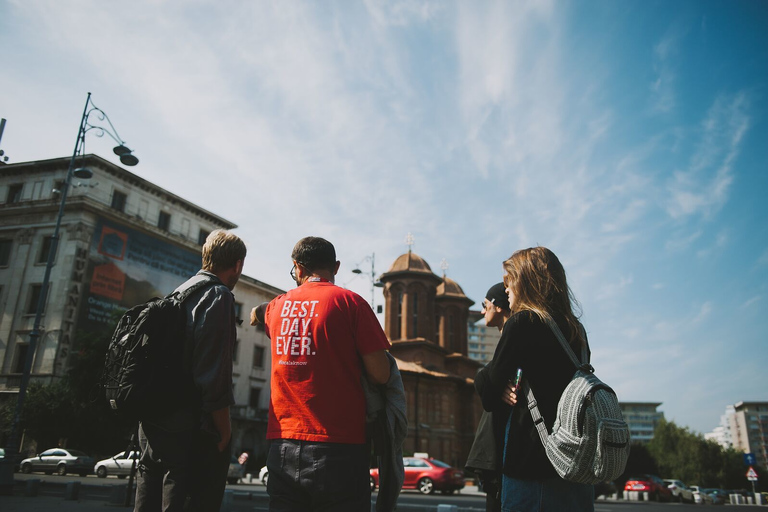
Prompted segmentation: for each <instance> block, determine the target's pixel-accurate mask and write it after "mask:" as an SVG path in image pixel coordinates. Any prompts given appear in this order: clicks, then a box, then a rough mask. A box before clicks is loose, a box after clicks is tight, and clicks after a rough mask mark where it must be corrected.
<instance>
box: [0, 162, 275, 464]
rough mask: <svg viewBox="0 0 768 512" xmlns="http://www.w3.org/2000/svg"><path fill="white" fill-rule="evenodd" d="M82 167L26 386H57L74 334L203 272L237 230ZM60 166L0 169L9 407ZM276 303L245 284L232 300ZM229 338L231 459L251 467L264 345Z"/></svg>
mask: <svg viewBox="0 0 768 512" xmlns="http://www.w3.org/2000/svg"><path fill="white" fill-rule="evenodd" d="M78 165H80V166H87V167H88V168H89V169H90V170H91V171H92V172H93V177H92V178H91V179H90V180H87V181H84V180H82V181H81V180H78V179H74V180H73V183H72V185H71V187H70V189H69V193H68V196H67V200H66V206H65V209H64V211H63V217H62V222H61V231H60V237H59V238H60V240H59V243H58V247H57V250H56V254H55V260H54V265H53V267H52V270H51V275H50V280H49V283H50V286H49V290H48V294H47V295H48V296H47V300H46V301H45V308H44V314H43V317H42V329H41V331H42V333H41V337H40V340H39V343H38V344H37V347H36V348H35V354H34V360H33V361H34V362H33V366H32V372H31V380H33V381H42V382H44V383H50V382H53V381H54V380H56V379H59V378H61V377H62V376H63V375H64V374H65V372H66V370H67V360H68V357H69V354H71V353H72V352H73V351H74V350H77V341H78V334H79V333H82V332H88V331H93V330H96V329H99V328H101V327H103V326H104V325H107V324H109V323H110V322H112V321H114V319H115V318H116V315H118V314H119V313H120V312H122V311H123V310H125V309H127V308H128V307H130V306H133V305H135V304H138V303H141V302H143V301H145V300H147V299H149V298H151V297H155V296H160V295H165V294H167V293H169V292H171V291H172V290H173V289H174V288H176V287H177V286H178V285H179V284H181V283H182V282H183V281H184V280H186V279H187V278H188V277H189V276H191V275H193V274H194V273H195V272H197V270H198V269H199V268H200V266H201V255H200V247H201V245H202V243H203V242H204V241H205V238H206V237H207V235H208V234H209V233H210V232H211V231H213V230H215V229H233V228H235V227H236V226H235V224H233V223H232V222H230V221H228V220H226V219H223V218H221V217H219V216H217V215H215V214H213V213H211V212H210V211H207V210H205V209H203V208H201V207H200V206H197V205H195V204H193V203H191V202H189V201H187V200H185V199H183V198H181V197H179V196H176V195H174V194H173V193H171V192H169V191H167V190H164V189H162V188H160V187H158V186H156V185H154V184H153V183H151V182H149V181H147V180H145V179H143V178H141V177H139V176H137V175H135V174H133V173H131V172H129V171H127V170H125V169H123V168H122V167H120V166H117V165H114V164H112V163H111V162H109V161H107V160H105V159H102V158H100V157H98V156H95V155H86V156H85V157H83V161H82V162H78ZM68 166H69V158H57V159H51V160H43V161H35V162H21V163H15V164H9V165H2V164H0V315H1V316H0V395H5V396H6V398H10V399H12V398H13V397H15V395H16V394H17V393H18V389H19V384H20V382H21V374H22V371H23V367H24V361H25V359H26V356H27V353H28V350H29V333H30V331H31V330H32V327H33V323H34V317H35V312H36V309H37V304H38V299H39V297H40V293H41V285H42V282H43V279H44V273H45V268H46V263H47V259H48V253H49V248H50V247H51V238H52V235H53V233H54V227H55V224H56V219H57V216H58V211H59V205H60V203H61V195H60V194H61V190H62V185H63V183H64V181H65V179H66V175H67V170H68ZM247 242H248V241H247V240H246V243H247ZM279 293H282V291H281V290H279V289H277V288H275V287H273V286H270V285H268V284H265V283H263V282H261V281H259V280H256V279H253V278H250V277H248V276H243V278H242V279H241V281H240V283H239V284H238V285H237V287H236V288H235V300H236V302H237V307H238V310H239V312H238V315H239V316H241V317H244V316H243V315H247V313H246V312H247V311H249V310H250V308H251V307H252V306H253V305H254V304H258V303H260V302H263V301H265V300H270V299H271V298H273V297H274V296H275V295H277V294H279ZM237 333H238V341H237V347H236V350H235V354H236V358H237V360H236V363H235V368H234V372H235V385H234V389H235V397H236V402H237V406H236V407H235V408H233V414H232V417H233V427H234V428H233V447H234V448H235V449H237V450H243V449H248V450H250V451H251V452H252V453H254V454H257V455H258V454H259V453H260V452H263V451H264V450H265V445H264V439H263V438H264V434H263V433H264V432H265V431H266V426H265V421H266V409H267V407H268V404H269V391H268V390H269V367H270V362H269V359H270V351H269V349H268V347H269V340H268V339H267V337H266V336H265V335H264V333H263V332H261V331H258V330H257V329H256V328H254V327H250V326H248V325H247V322H244V323H243V325H240V326H239V327H238V328H237ZM94 370H95V371H99V369H94Z"/></svg>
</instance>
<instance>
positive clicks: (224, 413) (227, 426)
mask: <svg viewBox="0 0 768 512" xmlns="http://www.w3.org/2000/svg"><path fill="white" fill-rule="evenodd" d="M211 417H212V418H213V425H214V427H216V431H217V432H218V433H219V436H220V437H221V440H220V441H219V444H218V448H219V451H220V452H223V451H224V449H226V447H227V445H228V444H229V440H230V438H231V437H232V424H231V422H230V419H229V407H224V408H222V409H217V410H215V411H213V412H212V413H211Z"/></svg>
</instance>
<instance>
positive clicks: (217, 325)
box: [135, 230, 246, 512]
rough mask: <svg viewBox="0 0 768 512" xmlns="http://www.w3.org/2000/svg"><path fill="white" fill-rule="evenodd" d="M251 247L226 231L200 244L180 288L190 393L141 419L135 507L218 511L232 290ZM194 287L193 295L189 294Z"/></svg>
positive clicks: (226, 431) (227, 430) (227, 429)
mask: <svg viewBox="0 0 768 512" xmlns="http://www.w3.org/2000/svg"><path fill="white" fill-rule="evenodd" d="M245 255H246V247H245V244H244V243H243V241H242V240H241V239H240V238H238V237H237V236H235V235H233V234H232V233H229V232H227V231H223V230H217V231H214V232H213V233H211V234H210V235H209V236H208V238H207V239H206V241H205V244H204V245H203V249H202V256H203V268H202V270H200V271H199V272H198V273H197V274H196V275H195V276H193V277H192V278H191V279H189V280H188V281H187V282H185V283H184V284H182V285H181V286H180V287H179V288H177V289H176V292H174V293H178V294H179V296H180V297H182V298H181V299H179V300H180V301H182V310H183V311H184V312H185V314H186V315H185V316H186V320H185V325H183V326H181V327H180V329H182V330H184V333H183V335H182V339H183V343H181V344H180V346H181V350H179V351H178V355H177V356H175V357H178V358H179V362H181V368H183V371H182V375H183V377H182V380H188V381H189V384H188V394H187V397H185V399H183V400H174V401H173V402H174V403H168V404H167V407H166V408H164V410H163V411H162V412H160V413H156V414H152V415H149V416H147V415H145V416H143V417H141V422H140V423H139V443H140V446H141V458H140V463H139V475H138V479H137V488H136V508H135V510H136V511H139V512H148V511H153V512H154V511H158V512H159V511H160V510H163V511H176V510H185V511H186V510H193V511H206V512H210V511H217V510H219V508H220V506H221V501H222V498H223V495H224V488H225V486H226V477H227V469H228V466H229V459H230V437H231V433H232V432H231V424H230V418H229V407H230V406H231V405H233V404H234V403H235V402H234V396H233V392H232V349H233V346H234V342H235V337H236V332H235V325H236V318H235V309H234V296H233V295H232V291H231V290H232V289H233V288H234V287H235V285H236V284H237V282H238V280H239V279H240V274H241V272H242V270H243V262H244V260H245ZM190 291H191V293H189V292H190Z"/></svg>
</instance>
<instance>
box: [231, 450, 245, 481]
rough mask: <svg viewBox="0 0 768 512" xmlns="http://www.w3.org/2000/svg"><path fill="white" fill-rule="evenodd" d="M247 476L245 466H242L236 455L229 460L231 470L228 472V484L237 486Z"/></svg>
mask: <svg viewBox="0 0 768 512" xmlns="http://www.w3.org/2000/svg"><path fill="white" fill-rule="evenodd" d="M244 475H245V466H243V465H242V464H240V461H238V460H237V457H235V456H234V455H233V456H232V458H231V459H230V460H229V469H228V470H227V483H228V484H233V485H234V484H236V483H237V482H239V481H240V479H241V478H243V476H244Z"/></svg>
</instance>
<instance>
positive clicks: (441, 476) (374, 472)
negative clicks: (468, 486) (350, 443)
mask: <svg viewBox="0 0 768 512" xmlns="http://www.w3.org/2000/svg"><path fill="white" fill-rule="evenodd" d="M403 466H404V469H405V480H404V481H403V489H416V490H418V491H419V492H420V493H422V494H432V493H433V492H435V491H440V492H442V493H443V494H452V493H453V492H455V491H458V490H460V489H463V488H464V472H463V471H461V470H460V469H456V468H454V467H451V465H450V464H446V463H445V462H443V461H440V460H437V459H431V458H430V459H422V458H420V457H403ZM378 486H379V469H378V468H373V469H371V489H372V490H373V489H375V488H376V487H378Z"/></svg>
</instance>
